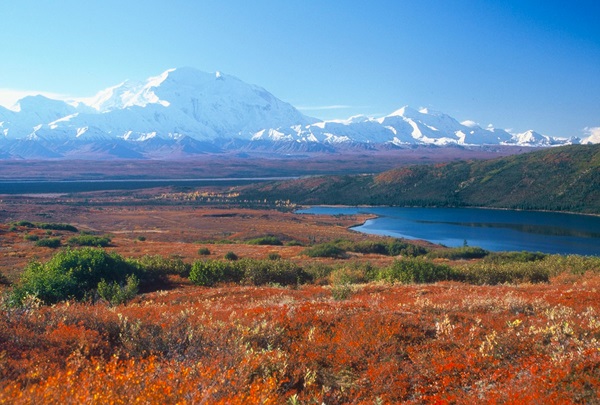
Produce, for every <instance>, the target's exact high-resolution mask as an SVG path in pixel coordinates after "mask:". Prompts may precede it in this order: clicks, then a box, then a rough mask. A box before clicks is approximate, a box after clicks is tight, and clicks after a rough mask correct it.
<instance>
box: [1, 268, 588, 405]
mask: <svg viewBox="0 0 600 405" xmlns="http://www.w3.org/2000/svg"><path fill="white" fill-rule="evenodd" d="M351 289H352V294H351V295H350V296H349V297H348V298H347V299H343V300H335V299H334V298H333V296H332V287H331V286H315V285H304V286H300V287H298V288H284V287H265V286H262V287H255V286H235V285H226V286H217V287H212V288H206V287H194V286H189V285H187V286H184V287H182V288H178V289H174V290H171V291H158V292H154V293H147V294H144V295H142V296H139V297H138V298H136V299H135V300H134V301H133V302H131V303H129V304H128V305H126V306H123V305H121V306H117V307H110V306H107V305H105V304H103V303H101V302H97V303H95V304H90V303H74V302H66V303H60V304H57V305H54V306H43V305H40V302H39V301H37V300H35V299H33V298H31V299H30V300H29V301H27V302H24V305H23V306H22V307H10V306H6V305H5V306H4V309H3V310H2V312H1V313H0V353H1V354H0V402H6V403H16V404H18V403H116V404H119V403H122V404H126V403H162V404H169V403H171V404H175V403H190V404H191V403H210V404H219V403H221V404H237V403H239V404H247V403H272V404H282V403H303V404H304V403H306V404H312V403H319V404H320V403H325V404H344V403H354V404H362V403H369V404H372V403H590V402H594V401H596V400H597V395H598V392H599V390H600V345H599V343H598V340H599V339H600V310H599V309H598V302H600V301H599V300H600V277H598V276H597V275H594V274H591V273H586V274H585V275H581V276H561V277H556V278H554V279H553V280H552V282H551V283H547V284H522V285H499V286H474V285H469V284H465V283H457V282H441V283H437V284H425V285H423V284H410V285H397V284H394V285H390V284H361V285H353V286H351Z"/></svg>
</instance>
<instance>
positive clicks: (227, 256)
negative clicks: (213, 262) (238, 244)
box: [224, 251, 239, 261]
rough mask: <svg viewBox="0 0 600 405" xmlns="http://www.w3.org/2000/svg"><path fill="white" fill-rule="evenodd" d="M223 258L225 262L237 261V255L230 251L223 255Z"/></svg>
mask: <svg viewBox="0 0 600 405" xmlns="http://www.w3.org/2000/svg"><path fill="white" fill-rule="evenodd" d="M224 257H225V259H226V260H230V261H236V260H237V259H239V257H238V255H236V254H235V253H234V252H232V251H229V252H227V253H225V256H224Z"/></svg>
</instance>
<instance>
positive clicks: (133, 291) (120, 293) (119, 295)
mask: <svg viewBox="0 0 600 405" xmlns="http://www.w3.org/2000/svg"><path fill="white" fill-rule="evenodd" d="M139 285H140V281H139V280H138V278H137V277H136V276H135V275H133V274H132V275H130V276H128V277H127V279H126V280H125V284H123V283H121V284H119V283H117V282H116V281H113V282H111V283H108V282H106V280H104V279H102V280H100V282H99V283H98V295H99V296H100V298H102V299H104V300H106V301H107V302H108V303H109V304H110V305H111V306H114V305H120V304H124V303H126V302H127V301H130V300H132V299H133V298H134V297H135V296H136V295H137V293H138V287H139Z"/></svg>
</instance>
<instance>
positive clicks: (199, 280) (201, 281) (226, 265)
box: [190, 260, 241, 287]
mask: <svg viewBox="0 0 600 405" xmlns="http://www.w3.org/2000/svg"><path fill="white" fill-rule="evenodd" d="M240 280H241V274H239V271H238V269H237V268H235V267H234V263H232V262H227V261H222V260H197V261H195V262H194V264H192V268H191V270H190V281H191V282H192V283H194V284H196V285H201V286H206V287H208V286H212V285H214V284H216V283H219V282H225V281H233V282H237V281H240Z"/></svg>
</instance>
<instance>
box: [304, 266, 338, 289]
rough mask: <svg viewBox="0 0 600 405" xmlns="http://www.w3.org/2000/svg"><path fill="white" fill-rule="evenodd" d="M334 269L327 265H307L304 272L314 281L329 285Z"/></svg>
mask: <svg viewBox="0 0 600 405" xmlns="http://www.w3.org/2000/svg"><path fill="white" fill-rule="evenodd" d="M333 270H334V269H333V267H332V266H330V265H328V264H325V263H307V264H306V265H305V266H304V271H305V272H306V273H307V274H308V275H309V276H310V278H311V279H312V280H314V281H315V282H317V283H319V284H327V280H326V279H327V278H328V277H329V275H330V274H331V273H332V272H333Z"/></svg>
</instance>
